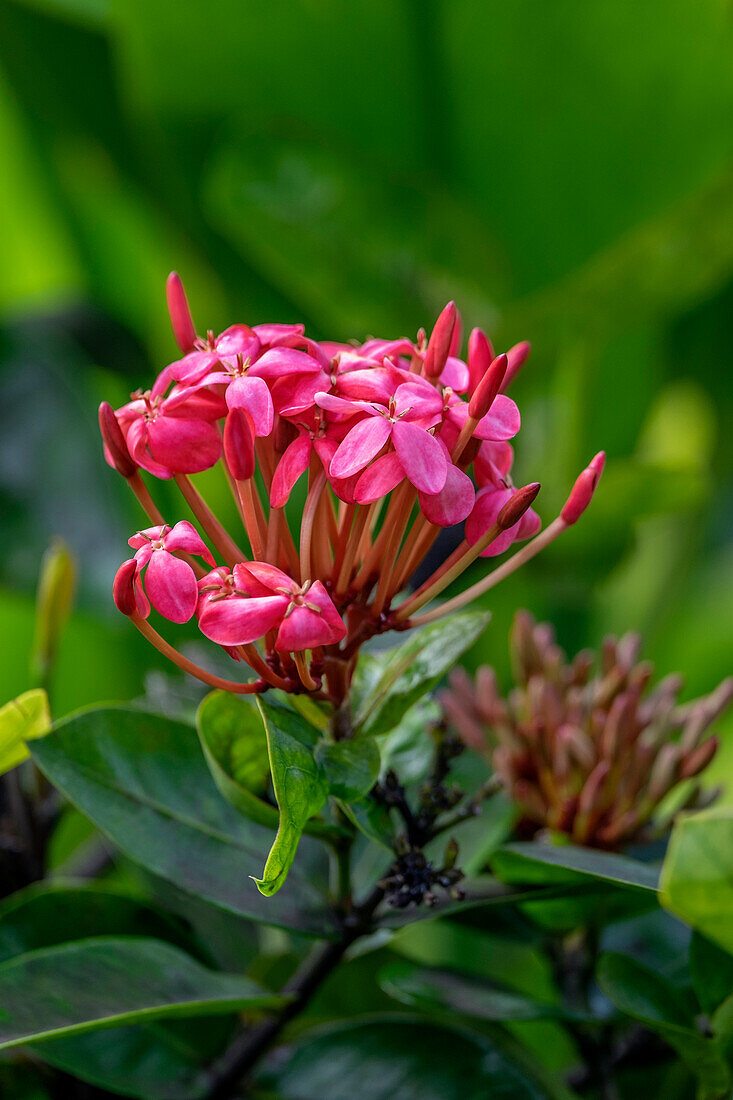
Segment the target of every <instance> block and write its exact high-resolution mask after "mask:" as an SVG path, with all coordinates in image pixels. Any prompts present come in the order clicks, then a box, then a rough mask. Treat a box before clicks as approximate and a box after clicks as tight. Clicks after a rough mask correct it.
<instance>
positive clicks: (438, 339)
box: [425, 302, 457, 378]
mask: <svg viewBox="0 0 733 1100" xmlns="http://www.w3.org/2000/svg"><path fill="white" fill-rule="evenodd" d="M456 316H457V310H456V305H455V302H448V305H447V306H445V308H444V309H443V311H442V313H441V314H440V316H439V317H438V320H437V321H436V322H435V327H434V329H433V331H432V333H431V334H430V340H429V341H428V348H427V351H426V352H425V374H426V376H427V377H428V378H439V377H440V375H441V374H442V373H443V368H444V367H445V364H446V361H447V359H448V354H449V352H450V346H451V340H452V339H453V330H454V329H455V326H456Z"/></svg>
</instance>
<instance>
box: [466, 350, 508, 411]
mask: <svg viewBox="0 0 733 1100" xmlns="http://www.w3.org/2000/svg"><path fill="white" fill-rule="evenodd" d="M506 366H507V357H506V355H497V357H496V359H494V361H493V363H491V364H490V366H489V369H488V370H487V371H486V374H485V375H484V376H483V378H482V379H481V381H480V382H479V384H478V385H477V386H476V389H475V390H474V391H473V397H472V398H471V400H470V401H469V403H468V415H469V416H470V417H472V418H473V419H474V420H480V419H481V417H482V416H486V414H487V412H488V411H489V409H490V408H491V406H492V404H493V402H494V398H495V397H496V395H497V394H498V393H499V390H500V389H501V384H502V382H503V381H504V375H505V374H506Z"/></svg>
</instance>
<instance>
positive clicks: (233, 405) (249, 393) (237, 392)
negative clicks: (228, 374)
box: [226, 375, 275, 436]
mask: <svg viewBox="0 0 733 1100" xmlns="http://www.w3.org/2000/svg"><path fill="white" fill-rule="evenodd" d="M226 402H227V405H228V406H229V408H230V409H244V411H245V412H247V413H249V415H250V416H251V417H252V422H253V423H254V428H255V435H260V436H265V435H269V434H270V432H271V431H272V424H273V419H274V415H275V413H274V409H273V407H272V398H271V397H270V391H269V389H268V388H267V383H266V382H265V380H264V379H263V378H254V377H252V376H251V375H245V376H244V377H243V378H235V380H234V381H233V382H231V383H230V385H229V387H228V389H227V391H226Z"/></svg>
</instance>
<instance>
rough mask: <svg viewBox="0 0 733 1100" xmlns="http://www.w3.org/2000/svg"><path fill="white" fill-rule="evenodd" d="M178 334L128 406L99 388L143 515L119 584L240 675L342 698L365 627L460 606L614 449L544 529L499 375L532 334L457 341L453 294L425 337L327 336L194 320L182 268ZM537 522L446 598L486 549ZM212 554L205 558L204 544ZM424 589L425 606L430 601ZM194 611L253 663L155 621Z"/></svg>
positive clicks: (171, 286)
mask: <svg viewBox="0 0 733 1100" xmlns="http://www.w3.org/2000/svg"><path fill="white" fill-rule="evenodd" d="M167 296H168V306H169V311H170V315H171V323H172V325H173V331H174V335H175V337H176V340H177V343H178V345H179V347H180V349H181V352H182V353H183V354H182V356H181V357H180V358H178V359H175V360H174V361H173V362H171V363H170V364H168V365H167V366H165V367H164V368H163V369H162V370H161V372H160V374H159V375H158V377H157V378H156V379H155V380H154V381H153V383H152V385H151V387H150V389H149V390H146V391H138V392H137V393H135V394H133V395H132V399H131V401H130V402H128V403H127V404H126V405H124V406H122V408H120V409H117V410H116V411H115V410H113V409H112V408H111V407H110V406H109V405H108V404H106V403H105V404H103V405H102V406H101V407H100V414H99V418H100V427H101V431H102V437H103V441H104V453H105V457H106V459H107V461H108V463H109V464H110V465H111V466H113V467H114V468H115V469H116V470H117V471H118V472H119V473H120V474H122V476H123V477H124V478H125V479H126V480H127V482H128V484H129V485H130V487H131V488H132V490H133V491H134V493H135V494H136V496H137V498H138V500H139V502H140V504H141V506H142V508H143V509H144V511H145V513H146V515H147V516H148V519H149V522H150V523H151V524H152V526H151V527H148V528H147V529H145V530H143V531H140V532H139V533H138V534H136V535H134V536H133V538H132V539H130V544H131V546H132V547H133V549H134V550H135V556H134V558H131V559H129V560H128V561H126V562H124V564H123V565H122V566H121V567H120V570H119V571H118V574H117V577H116V578H115V584H114V597H115V601H116V603H117V606H118V607H119V608H120V610H121V611H123V612H124V613H125V614H127V615H128V616H129V617H130V619H131V620H132V621H133V623H134V624H135V626H136V627H137V628H138V629H139V630H140V631H141V632H142V633H143V634H145V636H146V637H147V638H149V640H150V641H151V642H152V643H153V644H154V645H155V646H156V647H157V648H158V649H159V650H161V652H163V653H165V654H166V655H167V656H168V657H170V658H171V660H173V661H175V662H176V663H177V664H178V665H179V666H180V667H182V668H185V669H186V671H188V672H191V673H192V674H193V675H195V676H198V677H199V678H200V679H202V680H204V681H205V682H206V683H209V684H214V685H215V686H217V687H224V688H225V689H227V690H229V691H233V692H242V693H247V692H253V691H263V690H265V689H266V688H267V687H273V686H274V687H279V688H284V689H286V690H289V691H293V692H299V691H308V692H311V693H313V694H314V695H315V696H316V697H318V698H323V699H328V700H330V701H331V702H333V703H334V704H336V705H339V704H340V703H341V702H342V701H343V699H344V697H345V695H346V694H347V692H348V690H349V685H350V682H351V677H352V675H353V672H354V667H355V663H356V659H357V656H358V652H359V649H360V647H361V645H362V644H363V643H364V642H366V641H367V640H368V639H369V638H371V637H373V636H374V635H376V634H381V633H383V632H384V631H387V630H392V629H394V630H405V629H407V628H409V627H411V626H415V625H420V624H422V623H427V622H430V621H432V620H433V619H437V618H440V617H441V616H443V615H445V614H448V613H449V612H450V611H452V610H453V609H456V608H459V607H463V606H465V605H466V604H467V603H469V602H470V601H471V600H473V599H474V598H475V597H476V596H479V595H481V594H482V593H484V592H487V591H488V590H489V589H491V588H492V587H493V586H494V585H495V584H497V583H498V582H499V581H500V580H501V579H503V577H506V576H508V575H509V574H510V573H512V572H513V571H514V570H515V569H517V568H518V567H519V566H520V565H522V564H523V562H525V561H528V560H529V559H531V558H532V557H534V555H535V554H537V553H539V551H540V550H541V549H542V548H543V547H544V546H546V545H547V544H548V543H549V542H551V541H552V540H553V539H554V538H556V537H557V536H558V535H560V534H561V533H562V532H563V531H565V530H566V529H567V528H568V527H569V526H570V525H571V524H573V523H575V522H576V520H577V519H578V518H579V517H580V515H581V514H582V512H583V511H584V510H585V508H586V507H587V506H588V504H589V503H590V500H591V497H592V495H593V492H594V490H595V487H596V484H597V482H598V478H599V477H600V474H601V471H602V469H603V462H604V456H603V454H602V453H601V454H599V455H597V456H596V457H595V458H594V459H593V461H592V462H591V463H590V465H589V466H588V468H587V469H586V470H584V471H583V472H582V473H581V474H580V476H579V478H578V480H577V481H576V484H575V486H574V488H573V490H572V492H571V493H570V496H569V497H568V500H567V502H566V504H565V506H564V507H563V509H562V511H561V513H560V515H559V516H558V517H557V518H556V519H555V520H553V521H552V522H551V523H550V524H549V525H548V526H547V527H546V528H545V529H544V530H540V528H541V523H540V519H539V516H538V515H537V514H536V513H535V512H534V511H533V509H532V504H533V502H534V499H535V497H536V496H537V492H538V490H539V484H538V483H536V482H532V483H531V484H529V485H525V486H523V487H520V488H517V487H516V486H515V485H514V483H513V481H512V477H511V467H512V461H513V450H512V446H511V444H510V442H509V441H510V440H512V439H513V438H514V437H515V436H516V435H517V433H518V431H519V428H520V422H521V420H520V413H519V409H518V408H517V406H516V404H515V403H514V401H512V399H511V398H510V397H508V396H507V395H506V393H505V390H506V388H507V386H508V384H509V382H510V381H511V379H512V378H513V377H514V376H515V375H516V373H517V371H518V370H519V369H520V367H521V366H522V364H523V363H524V361H525V360H526V358H527V355H528V354H529V344H527V343H522V344H517V345H515V347H513V348H510V349H509V351H508V352H506V353H505V354H498V355H497V354H495V352H494V349H493V348H492V346H491V343H490V341H489V339H488V337H487V336H486V335H485V334H484V333H483V332H482V331H481V330H480V329H474V331H473V332H472V333H471V335H470V337H469V340H468V350H467V356H466V359H465V360H464V359H462V358H461V323H460V317H459V315H458V312H457V310H456V308H455V306H454V305H453V303H452V302H450V303H448V305H447V306H446V307H445V309H444V310H443V311H442V313H441V314H440V316H439V317H438V320H437V321H436V324H435V326H434V328H433V331H432V333H431V335H430V338H429V339H428V338H426V335H425V333H424V332H422V331H421V332H420V333H419V334H418V336H417V337H416V339H415V340H414V341H413V340H408V339H406V338H404V337H402V338H400V339H397V340H381V339H380V340H378V339H371V340H368V341H367V342H366V343H363V344H361V345H358V344H353V345H352V344H337V343H329V342H323V343H318V342H316V341H314V340H312V339H310V338H309V337H308V336H306V334H305V331H304V328H303V326H302V325H299V324H289V325H288V324H255V325H252V326H250V325H247V324H235V325H231V326H230V327H229V328H227V329H226V330H225V331H224V332H222V333H221V335H219V336H215V335H214V334H213V333H211V332H209V333H208V334H207V335H206V337H199V336H198V335H197V334H196V328H195V326H194V324H193V321H192V319H191V314H190V311H189V308H188V302H187V300H186V296H185V293H184V290H183V286H182V284H181V281H180V279H179V278H178V276H177V275H176V274H175V273H174V274H172V275H171V276H170V277H169V280H168V285H167ZM217 463H221V465H222V466H223V468H224V472H225V475H226V477H227V479H228V482H229V484H230V486H231V489H232V493H233V496H234V500H235V502H236V506H237V508H238V511H239V514H240V516H241V520H242V527H243V532H242V535H241V536H236V537H235V536H233V535H232V534H231V533H230V532H229V531H227V530H226V529H225V527H224V525H223V524H222V523H221V522H220V520H219V519H218V518H217V516H216V515H215V514H214V513H213V511H212V510H211V508H210V507H209V506H208V504H207V503H206V501H205V500H204V498H203V496H202V495H201V492H200V489H199V488H198V487H197V486H196V485H195V484H194V482H193V480H192V479H191V475H192V474H197V473H200V472H202V471H204V470H207V469H209V468H211V467H212V466H214V465H216V464H217ZM141 471H144V472H145V473H146V474H148V475H150V476H152V477H153V478H161V479H172V480H173V481H174V482H175V484H176V485H177V486H178V488H179V489H180V491H181V493H182V495H183V498H184V501H185V503H186V505H187V507H188V508H189V509H190V511H191V512H192V513H193V516H194V517H195V519H196V520H197V522H198V524H199V526H200V530H201V534H199V532H198V531H196V529H195V528H194V527H193V526H192V525H191V524H190V523H188V522H187V521H181V522H179V523H176V524H175V526H170V525H169V524H168V523H167V520H166V518H165V517H164V516H163V515H162V513H161V512H160V510H159V508H158V507H157V505H156V503H155V501H154V499H153V496H152V495H151V492H150V488H149V487H148V485H147V484H146V482H145V481H144V480H143V477H142V474H141ZM464 522H465V532H464V534H463V537H462V538H460V539H459V545H458V546H457V547H456V549H455V550H454V551H453V553H452V554H451V555H450V556H449V557H448V558H447V559H446V560H445V561H443V562H442V563H441V564H439V565H438V567H437V568H436V569H435V570H434V571H433V573H432V575H431V576H430V577H429V578H428V579H427V580H426V581H425V582H424V583H423V584H422V585H421V586H420V587H419V588H417V590H415V591H410V578H411V577H412V576H413V574H414V573H415V572H416V570H417V569H418V567H419V566H420V565H421V563H422V562H423V561H424V559H425V557H426V555H427V554H428V552H429V551H430V550H431V549H432V547H433V545H434V543H435V541H436V539H437V537H438V535H439V534H440V532H441V529H442V528H444V527H449V526H454V525H458V524H463V523H464ZM522 540H529V541H527V542H526V544H525V545H524V546H523V547H522V548H521V549H520V550H518V551H516V552H515V553H514V555H513V556H510V557H508V558H507V559H506V560H504V561H503V562H502V563H501V564H499V565H498V566H497V567H496V568H494V569H492V570H491V571H490V572H489V573H487V574H485V575H484V576H483V578H481V579H479V580H477V581H476V582H475V583H474V584H473V585H472V586H471V587H469V588H468V589H467V590H466V591H464V592H463V593H461V594H460V595H457V596H454V597H453V599H451V600H449V601H448V602H447V603H443V604H441V605H438V604H435V603H434V601H435V599H436V597H438V596H439V595H440V594H441V593H442V592H443V591H444V590H445V589H446V588H447V587H448V586H449V585H451V584H453V583H454V582H455V581H457V580H458V579H459V577H460V576H461V575H462V574H463V573H464V572H465V570H466V569H467V568H468V567H469V566H470V565H471V564H472V563H474V562H475V561H476V560H477V559H478V558H480V557H482V556H484V557H485V556H491V557H493V556H497V555H499V554H502V553H505V552H506V551H508V550H509V548H510V547H511V546H512V544H513V543H515V542H518V541H522ZM202 561H203V562H204V563H205V564H202ZM426 604H431V605H432V606H431V607H430V608H429V609H426V610H423V608H425V605H426ZM151 608H152V609H155V611H157V612H158V613H159V614H160V615H162V616H163V618H165V619H168V620H169V621H171V622H176V623H181V622H186V621H188V620H189V619H191V618H193V617H194V615H195V617H196V621H197V623H198V626H199V628H200V630H201V632H202V633H203V634H204V635H205V636H206V637H207V638H208V639H209V640H210V641H212V642H213V643H214V644H216V645H218V646H220V647H221V649H222V650H223V651H224V652H225V653H226V654H228V655H229V656H231V657H232V658H234V659H235V660H238V661H244V662H245V663H246V664H248V665H249V666H250V667H251V668H252V669H253V670H254V672H255V673H256V675H257V677H258V679H257V680H253V681H249V682H239V681H236V680H224V679H222V678H220V677H216V676H212V675H211V674H209V673H208V672H207V671H206V670H205V669H202V668H200V667H199V666H197V665H194V664H193V663H192V662H191V661H189V660H188V659H187V658H185V657H184V656H183V655H182V654H180V653H179V652H178V651H176V650H175V649H174V648H173V647H172V646H171V645H170V644H169V643H168V642H167V641H165V639H164V638H163V637H162V636H161V635H160V634H159V633H158V631H157V630H156V629H155V627H154V626H153V624H152V623H151V621H150V616H151Z"/></svg>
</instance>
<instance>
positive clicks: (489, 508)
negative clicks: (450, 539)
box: [466, 486, 542, 558]
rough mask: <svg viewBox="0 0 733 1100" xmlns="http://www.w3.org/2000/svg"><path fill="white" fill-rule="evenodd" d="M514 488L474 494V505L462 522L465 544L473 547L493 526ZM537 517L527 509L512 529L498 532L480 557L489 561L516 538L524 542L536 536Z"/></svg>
mask: <svg viewBox="0 0 733 1100" xmlns="http://www.w3.org/2000/svg"><path fill="white" fill-rule="evenodd" d="M514 494H515V490H514V489H508V488H506V487H503V488H495V487H494V486H487V487H486V488H485V489H480V490H479V492H478V493H477V494H476V503H475V505H474V507H473V511H472V512H471V515H470V516H469V517H468V519H467V520H466V541H467V542H468V543H469V545H470V546H473V545H474V544H475V543H477V542H478V541H479V539H480V538H481V537H482V536H483V535H485V534H486V532H487V531H488V530H489V528H490V527H493V525H494V524H495V523H496V521H497V519H498V516H499V512H501V510H502V508H503V507H504V505H505V504H507V503H508V501H510V500H511V499H512V497H513V496H514ZM541 525H542V524H541V521H540V517H539V516H538V515H537V513H536V512H535V511H534V510H533V509H532V508H528V509H527V511H526V512H525V513H524V515H523V516H522V517H521V519H520V520H519V521H518V522H517V523H515V524H514V525H513V526H512V527H509V528H508V529H507V530H504V531H502V532H501V533H500V534H499V535H498V536H497V537H496V538H495V539H494V541H493V542H492V543H490V544H489V545H488V546H487V548H486V549H485V550H484V551H483V553H482V554H481V557H482V558H493V557H495V556H496V555H497V554H503V553H504V551H505V550H507V549H508V548H509V547H510V546H511V544H512V543H513V542H516V541H517V539H528V538H530V537H531V536H532V535H536V534H537V532H538V531H539V529H540V527H541Z"/></svg>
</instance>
